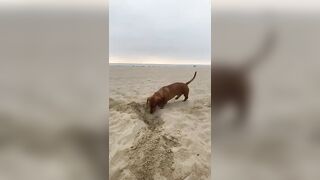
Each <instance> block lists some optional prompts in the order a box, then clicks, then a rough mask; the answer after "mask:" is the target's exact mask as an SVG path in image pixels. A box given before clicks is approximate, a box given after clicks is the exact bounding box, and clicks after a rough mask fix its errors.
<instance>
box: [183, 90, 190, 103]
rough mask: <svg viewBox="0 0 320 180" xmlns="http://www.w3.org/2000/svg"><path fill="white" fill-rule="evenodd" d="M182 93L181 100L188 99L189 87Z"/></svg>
mask: <svg viewBox="0 0 320 180" xmlns="http://www.w3.org/2000/svg"><path fill="white" fill-rule="evenodd" d="M183 95H184V100H183V101H186V100H187V99H188V95H189V89H188V90H187V91H186V92H184V93H183Z"/></svg>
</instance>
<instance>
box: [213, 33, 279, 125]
mask: <svg viewBox="0 0 320 180" xmlns="http://www.w3.org/2000/svg"><path fill="white" fill-rule="evenodd" d="M274 41H275V32H274V31H270V32H269V33H268V34H267V37H266V41H265V42H264V43H263V46H262V48H261V49H260V51H258V52H257V53H256V54H255V55H254V56H252V57H251V58H249V59H247V60H246V63H245V64H243V65H241V66H240V67H231V66H226V65H216V64H214V62H213V64H212V68H211V93H212V96H211V97H212V102H213V111H212V112H213V114H214V115H216V114H217V113H218V112H220V111H221V108H222V107H223V106H224V105H225V104H227V103H231V104H233V105H235V106H236V108H237V109H238V112H239V114H238V115H239V116H238V119H237V122H236V123H237V124H239V123H240V124H242V122H243V121H244V120H245V119H246V116H247V113H248V105H249V101H250V94H251V93H250V91H251V88H250V83H249V74H250V71H252V69H253V68H254V67H255V66H256V65H257V64H258V63H259V62H261V61H262V60H264V59H266V57H267V55H269V54H270V51H271V49H272V48H273V46H274Z"/></svg>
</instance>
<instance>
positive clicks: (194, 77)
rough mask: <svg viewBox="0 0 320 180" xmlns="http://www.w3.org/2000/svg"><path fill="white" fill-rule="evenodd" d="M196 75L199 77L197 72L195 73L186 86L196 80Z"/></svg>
mask: <svg viewBox="0 0 320 180" xmlns="http://www.w3.org/2000/svg"><path fill="white" fill-rule="evenodd" d="M196 75H197V71H196V72H194V75H193V78H192V79H191V80H190V81H188V82H186V84H187V85H188V84H189V83H191V82H192V81H193V80H194V78H195V77H196Z"/></svg>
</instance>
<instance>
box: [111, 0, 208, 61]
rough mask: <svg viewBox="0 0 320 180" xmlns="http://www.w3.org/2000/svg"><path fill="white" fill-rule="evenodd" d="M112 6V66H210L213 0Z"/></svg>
mask: <svg viewBox="0 0 320 180" xmlns="http://www.w3.org/2000/svg"><path fill="white" fill-rule="evenodd" d="M109 3H110V4H109V13H110V14H109V15H110V16H109V17H110V21H109V23H110V24H109V28H110V32H109V33H110V34H109V38H110V39H109V47H110V59H109V60H110V62H111V63H174V64H210V61H211V60H210V53H211V45H210V43H211V5H210V0H156V1H150V0H134V1H132V0H111V1H109Z"/></svg>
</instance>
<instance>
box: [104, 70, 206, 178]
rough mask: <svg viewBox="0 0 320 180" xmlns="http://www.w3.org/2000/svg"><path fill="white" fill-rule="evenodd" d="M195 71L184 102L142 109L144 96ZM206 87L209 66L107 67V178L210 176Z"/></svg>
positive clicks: (190, 76)
mask: <svg viewBox="0 0 320 180" xmlns="http://www.w3.org/2000/svg"><path fill="white" fill-rule="evenodd" d="M195 70H196V71H198V75H197V77H196V78H195V80H194V81H193V82H192V83H191V84H189V88H190V93H189V99H188V101H186V102H182V100H183V97H181V98H180V99H179V100H171V101H169V103H168V104H167V105H166V106H165V108H164V109H157V111H156V113H155V114H154V115H150V114H149V113H147V112H146V111H145V103H146V99H147V97H148V96H150V95H152V94H153V93H154V92H155V91H157V90H158V89H159V88H161V87H162V86H165V85H169V84H171V83H174V82H186V81H188V80H190V79H191V78H192V76H193V73H194V71H195ZM210 87H211V85H210V67H209V66H198V67H192V66H188V67H187V66H170V67H131V66H121V67H120V66H111V67H110V101H109V115H110V118H109V145H110V146H109V149H110V151H109V165H110V172H109V173H110V175H109V177H110V179H111V180H116V179H190V180H191V179H194V180H199V179H210V156H211V139H210V137H211V118H210V115H211V110H210V109H211V100H210V99H211V97H210Z"/></svg>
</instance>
